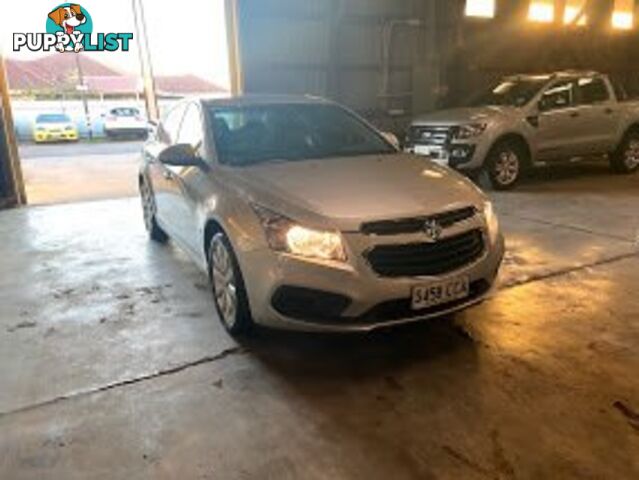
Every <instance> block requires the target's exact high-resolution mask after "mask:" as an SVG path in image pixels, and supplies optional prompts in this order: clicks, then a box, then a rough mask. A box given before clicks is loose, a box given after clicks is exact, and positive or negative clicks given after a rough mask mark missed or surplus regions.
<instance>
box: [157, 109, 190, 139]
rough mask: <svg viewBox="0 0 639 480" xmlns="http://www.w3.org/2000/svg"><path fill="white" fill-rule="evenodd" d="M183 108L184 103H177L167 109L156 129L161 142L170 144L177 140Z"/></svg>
mask: <svg viewBox="0 0 639 480" xmlns="http://www.w3.org/2000/svg"><path fill="white" fill-rule="evenodd" d="M184 108H185V105H184V104H179V105H178V106H176V107H174V108H172V109H171V110H169V112H168V113H167V114H166V116H165V117H164V120H162V124H161V126H160V129H159V130H158V136H159V138H160V140H161V141H162V142H163V143H166V144H168V145H172V144H174V143H176V142H177V139H178V132H179V131H180V125H181V124H182V119H183V118H184Z"/></svg>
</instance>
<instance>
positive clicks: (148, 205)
mask: <svg viewBox="0 0 639 480" xmlns="http://www.w3.org/2000/svg"><path fill="white" fill-rule="evenodd" d="M140 198H141V200H142V212H143V213H144V226H145V227H146V231H147V232H148V234H149V237H150V238H151V240H153V241H154V242H158V243H166V242H167V241H168V240H169V236H168V235H167V234H166V232H165V231H164V230H162V228H161V227H160V226H159V225H158V222H157V220H156V218H155V215H156V213H157V207H156V204H155V194H154V193H153V190H151V187H149V185H148V183H147V182H146V180H142V181H141V182H140Z"/></svg>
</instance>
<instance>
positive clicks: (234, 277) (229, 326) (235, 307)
mask: <svg viewBox="0 0 639 480" xmlns="http://www.w3.org/2000/svg"><path fill="white" fill-rule="evenodd" d="M208 259H209V276H210V278H211V287H212V290H213V301H214V303H215V309H216V310H217V314H218V316H219V317H220V320H221V322H222V325H224V328H226V330H227V331H228V332H229V333H230V334H231V335H234V336H237V335H242V334H246V333H248V332H250V331H251V329H252V327H253V320H252V318H251V312H250V308H249V304H248V297H247V294H246V287H245V286H244V279H243V278H242V272H241V271H240V266H239V264H238V262H237V258H236V257H235V253H234V252H233V248H232V247H231V244H230V242H229V241H228V239H227V238H226V235H224V234H223V233H218V234H216V235H215V236H214V237H213V239H212V240H211V243H210V245H209V252H208Z"/></svg>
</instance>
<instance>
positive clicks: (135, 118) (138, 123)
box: [104, 107, 149, 140]
mask: <svg viewBox="0 0 639 480" xmlns="http://www.w3.org/2000/svg"><path fill="white" fill-rule="evenodd" d="M104 133H105V134H106V136H107V137H109V138H112V139H117V138H140V139H142V140H146V138H147V136H148V135H149V123H148V121H147V119H146V118H145V117H144V116H143V115H142V113H141V112H140V110H138V109H137V108H133V107H118V108H113V109H111V110H110V111H109V112H108V113H106V114H105V115H104Z"/></svg>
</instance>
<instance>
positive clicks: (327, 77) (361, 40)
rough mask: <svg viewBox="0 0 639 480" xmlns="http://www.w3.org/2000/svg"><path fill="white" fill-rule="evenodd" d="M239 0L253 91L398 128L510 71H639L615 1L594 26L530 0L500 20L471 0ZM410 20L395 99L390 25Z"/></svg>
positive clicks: (399, 49)
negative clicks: (614, 20) (470, 7)
mask: <svg viewBox="0 0 639 480" xmlns="http://www.w3.org/2000/svg"><path fill="white" fill-rule="evenodd" d="M237 1H238V4H239V11H240V15H239V17H240V19H239V31H240V32H239V33H240V43H241V53H242V63H243V67H244V77H245V90H246V91H247V92H257V93H264V92H274V93H310V94H317V95H321V96H326V97H329V98H332V99H335V100H337V101H340V102H343V103H345V104H346V105H348V106H350V107H352V108H355V109H356V110H358V111H360V112H362V113H364V114H365V115H366V116H367V117H369V118H370V119H371V120H373V122H374V123H376V124H378V125H379V126H381V127H383V128H389V129H391V130H394V131H396V132H401V130H402V128H403V126H404V125H405V124H406V122H407V121H408V120H409V119H410V117H411V116H412V115H415V114H418V113H421V112H424V111H427V110H430V109H432V108H434V107H436V106H439V107H443V106H450V105H454V104H455V103H458V102H459V100H460V99H463V98H465V97H466V96H468V95H469V94H470V93H472V92H474V91H476V90H477V89H478V88H483V86H484V84H485V83H487V82H489V81H492V80H493V79H494V78H495V77H499V76H501V75H504V74H510V73H520V72H526V71H530V72H535V71H537V72H538V71H552V70H556V69H565V68H588V69H599V70H602V71H606V72H617V73H620V74H621V75H623V76H624V77H625V78H628V79H630V80H632V81H634V80H633V79H636V78H639V74H637V71H638V67H637V64H638V62H637V60H639V58H638V53H639V37H638V35H639V30H638V29H637V28H635V31H634V32H626V33H619V32H611V31H610V28H609V26H610V14H611V9H612V5H613V3H614V2H613V0H591V2H590V3H589V4H588V5H589V7H588V15H589V18H590V19H591V22H590V24H589V26H588V27H587V28H585V29H578V28H566V27H564V26H563V25H562V22H561V18H562V17H558V22H556V23H555V24H550V25H539V24H534V23H532V22H530V21H528V20H527V19H526V16H527V11H528V6H529V4H530V0H498V2H497V7H498V8H497V18H495V19H492V20H486V19H482V20H477V19H466V18H464V13H463V12H464V5H465V0H237ZM402 20H404V21H406V20H419V22H420V25H419V27H410V26H406V25H402V24H401V23H400V24H398V25H397V27H396V28H395V29H394V32H395V34H394V36H393V42H392V45H393V48H392V53H391V59H392V60H391V64H392V65H391V69H390V80H389V87H388V92H387V93H389V94H390V96H389V97H385V96H384V95H382V94H383V93H384V92H383V80H382V79H383V75H384V64H385V62H384V60H383V59H384V55H383V53H382V52H383V38H384V29H385V27H387V26H388V25H390V23H391V22H393V21H395V22H398V21H402ZM630 83H632V82H630ZM629 89H630V90H631V91H637V92H639V85H636V88H633V86H632V85H631V84H629ZM389 112H391V113H392V114H390V115H389Z"/></svg>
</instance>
